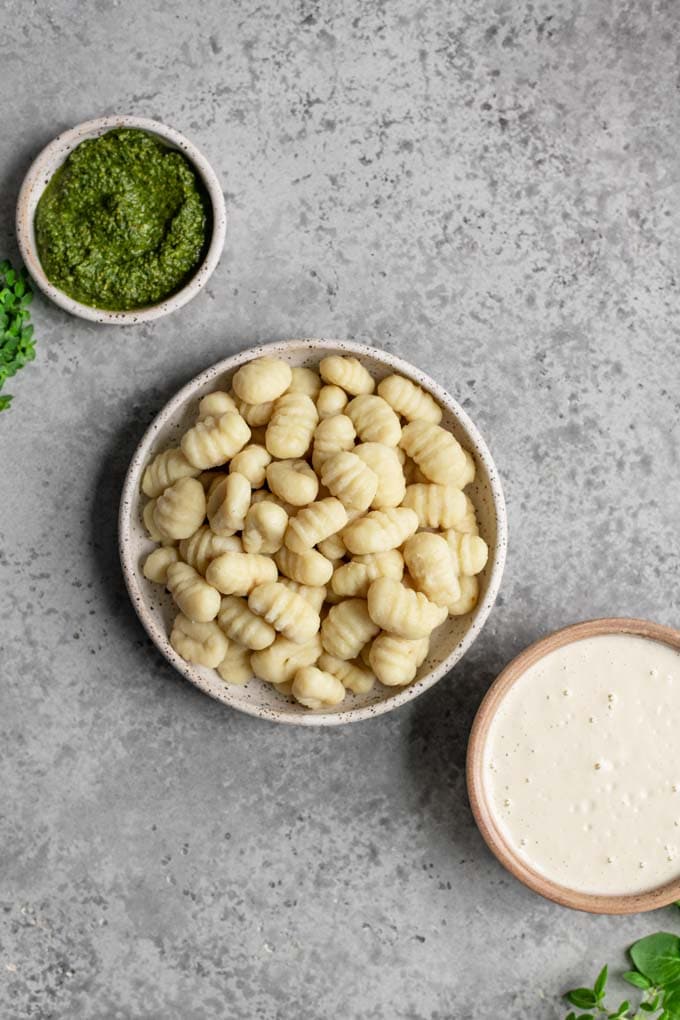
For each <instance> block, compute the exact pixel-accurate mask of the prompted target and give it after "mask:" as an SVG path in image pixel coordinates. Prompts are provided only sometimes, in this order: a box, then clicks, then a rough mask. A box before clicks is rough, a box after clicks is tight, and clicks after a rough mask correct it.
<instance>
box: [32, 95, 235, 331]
mask: <svg viewBox="0 0 680 1020" xmlns="http://www.w3.org/2000/svg"><path fill="white" fill-rule="evenodd" d="M121 127H128V128H138V129H139V130H141V131H148V132H149V133H150V134H153V135H157V136H158V138H160V139H161V140H162V141H163V142H164V143H165V144H166V145H168V146H170V147H171V148H175V149H179V150H180V152H183V153H184V155H185V156H186V157H187V159H188V160H189V161H190V163H191V164H192V166H193V167H194V169H195V170H196V172H197V173H198V175H199V177H200V179H201V182H202V184H203V187H204V188H205V190H206V193H207V195H208V197H209V199H210V203H211V206H212V223H211V234H210V241H209V243H208V249H207V251H206V253H205V257H204V259H203V261H202V263H201V264H200V265H199V266H198V267H197V268H196V270H195V272H194V273H193V275H192V276H191V277H190V279H189V280H188V281H187V282H186V283H185V285H184V286H183V287H182V288H181V289H180V290H178V291H176V292H175V293H174V294H172V295H171V296H170V297H168V298H165V300H163V301H159V302H158V304H155V305H147V306H146V307H145V308H135V309H133V310H131V311H127V312H113V311H106V309H103V308H90V307H89V306H88V305H84V304H81V303H80V301H74V299H73V298H71V297H69V296H68V294H65V293H64V291H62V290H60V289H59V288H58V287H55V286H54V284H52V283H50V281H49V280H48V279H47V277H46V275H45V273H44V272H43V268H42V266H41V264H40V259H39V258H38V251H37V247H36V241H35V226H34V219H35V211H36V208H37V205H38V202H39V201H40V196H41V195H42V193H43V191H44V190H45V188H46V187H47V185H48V184H49V181H50V179H51V178H52V175H53V174H54V173H55V171H56V170H58V169H59V167H60V166H61V165H62V163H63V162H64V160H65V159H66V157H67V156H68V155H69V154H70V153H71V152H72V151H73V149H75V148H76V146H77V145H80V143H81V142H82V141H84V140H85V139H86V138H98V137H99V135H103V134H105V133H106V132H107V131H111V130H113V129H114V128H121ZM16 227H17V241H18V243H19V250H20V252H21V257H22V258H23V260H24V263H25V265H26V267H27V269H28V271H29V273H30V274H31V277H32V279H33V280H34V281H35V283H36V284H37V285H38V287H40V289H41V291H42V292H43V293H44V294H45V295H46V296H47V297H48V298H50V299H51V300H52V301H54V303H55V304H56V305H59V307H60V308H64V309H65V310H66V311H67V312H71V314H72V315H78V316H80V318H81V319H89V320H90V322H101V323H106V324H109V325H117V326H126V325H133V324H134V323H137V322H150V321H151V320H152V319H159V318H160V317H161V316H162V315H168V314H169V313H170V312H174V311H175V310H176V309H178V308H181V307H182V305H185V304H186V303H187V301H191V299H192V298H193V297H195V296H196V294H198V292H199V291H200V290H201V289H202V288H203V287H204V286H205V284H206V283H207V281H208V280H209V279H210V276H211V275H212V273H213V271H214V270H215V267H216V266H217V263H218V262H219V259H220V255H221V254H222V249H223V248H224V239H225V236H226V232H227V210H226V206H225V203H224V195H223V194H222V188H221V186H220V182H219V181H218V179H217V176H216V174H215V171H214V170H213V169H212V167H211V166H210V164H209V163H208V161H207V159H206V158H205V156H203V155H202V153H200V152H199V150H198V149H197V148H196V146H195V145H193V144H192V143H191V142H190V141H189V140H188V138H185V137H184V135H181V134H180V133H179V131H175V130H174V128H171V127H167V126H166V125H165V124H161V123H160V121H156V120H149V119H148V118H146V117H127V116H124V115H123V116H115V117H114V116H112V117H97V119H96V120H88V121H85V123H83V124H78V126H77V127H74V128H71V130H70V131H65V132H64V133H63V134H61V135H59V136H58V137H57V138H55V139H54V141H52V142H50V143H49V145H47V146H46V147H45V148H44V149H43V150H42V152H41V153H40V155H39V156H37V158H36V159H35V160H34V161H33V163H32V164H31V167H30V169H29V171H28V173H27V174H26V177H25V178H24V182H23V184H22V186H21V191H20V192H19V198H18V201H17V213H16Z"/></svg>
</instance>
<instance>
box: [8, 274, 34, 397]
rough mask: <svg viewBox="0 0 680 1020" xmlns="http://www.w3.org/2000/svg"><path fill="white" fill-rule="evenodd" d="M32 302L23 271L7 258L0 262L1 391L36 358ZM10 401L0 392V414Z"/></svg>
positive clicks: (9, 395)
mask: <svg viewBox="0 0 680 1020" xmlns="http://www.w3.org/2000/svg"><path fill="white" fill-rule="evenodd" d="M32 300H33V292H32V290H31V285H30V282H29V278H28V273H27V272H26V270H25V269H24V268H22V269H20V270H18V271H17V270H15V269H13V268H12V264H11V262H9V261H8V260H7V259H4V260H3V261H2V262H0V390H1V389H2V387H3V386H4V384H5V382H6V380H7V379H9V378H11V377H12V376H13V375H16V374H17V372H18V371H19V369H20V368H23V367H24V365H27V364H28V363H29V361H33V359H34V358H35V343H34V340H33V326H31V325H29V320H30V317H31V316H30V312H29V311H28V306H29V305H30V303H31V301H32ZM11 402H12V396H11V394H9V393H6V394H1V393H0V411H6V410H7V408H8V407H9V406H10V404H11Z"/></svg>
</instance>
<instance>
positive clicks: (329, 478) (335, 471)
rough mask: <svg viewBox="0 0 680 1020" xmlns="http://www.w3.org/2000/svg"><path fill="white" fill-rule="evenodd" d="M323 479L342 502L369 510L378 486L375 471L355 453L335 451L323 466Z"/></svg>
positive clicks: (349, 507)
mask: <svg viewBox="0 0 680 1020" xmlns="http://www.w3.org/2000/svg"><path fill="white" fill-rule="evenodd" d="M321 481H322V483H323V484H324V485H325V486H326V488H327V489H328V490H329V492H331V493H332V494H333V495H334V496H337V498H338V499H339V500H340V502H341V503H344V505H345V506H346V507H347V508H348V509H350V510H357V511H359V512H360V513H361V512H362V511H364V510H367V509H368V507H369V506H370V505H371V502H372V500H373V497H374V496H375V494H376V490H377V488H378V479H377V476H376V475H375V472H373V471H371V469H370V468H369V467H368V466H367V465H366V464H364V462H363V460H362V459H361V458H360V457H357V455H356V454H355V453H347V452H342V453H334V454H333V455H332V456H331V457H329V458H328V460H326V461H324V463H323V465H322V467H321Z"/></svg>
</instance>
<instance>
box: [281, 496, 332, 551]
mask: <svg viewBox="0 0 680 1020" xmlns="http://www.w3.org/2000/svg"><path fill="white" fill-rule="evenodd" d="M346 524H347V511H346V510H345V508H344V506H343V505H342V503H341V502H340V500H339V499H335V497H334V496H329V497H328V498H327V499H322V500H319V502H318V503H310V505H309V506H307V507H305V508H304V509H303V510H299V511H298V513H297V514H296V515H295V517H291V519H290V521H289V522H288V527H287V528H286V535H285V543H286V546H287V547H288V548H289V549H290V550H291V551H292V552H297V553H303V552H307V550H308V549H311V548H312V546H315V545H318V543H319V542H323V540H324V539H326V538H330V537H331V535H335V534H336V533H337V532H338V531H340V530H341V529H342V528H344V526H345V525H346Z"/></svg>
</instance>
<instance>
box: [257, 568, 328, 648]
mask: <svg viewBox="0 0 680 1020" xmlns="http://www.w3.org/2000/svg"><path fill="white" fill-rule="evenodd" d="M248 607H249V608H250V609H251V610H252V612H253V613H257V615H258V616H261V617H262V618H263V619H265V620H266V621H267V623H269V624H271V626H272V627H274V628H275V630H277V631H278V632H279V633H280V634H283V636H284V637H286V638H288V640H289V641H296V642H297V643H298V644H305V643H306V642H307V641H311V639H312V638H313V637H314V635H315V634H316V633H317V632H318V630H319V626H320V624H321V620H320V619H319V614H318V613H317V612H316V611H315V610H314V608H313V607H312V605H311V603H310V602H308V601H307V599H304V598H303V597H302V595H298V594H297V592H294V591H291V589H290V588H287V587H286V586H285V585H283V584H279V583H278V582H273V583H271V584H261V585H258V587H257V588H253V590H252V591H251V593H250V595H249V596H248Z"/></svg>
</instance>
